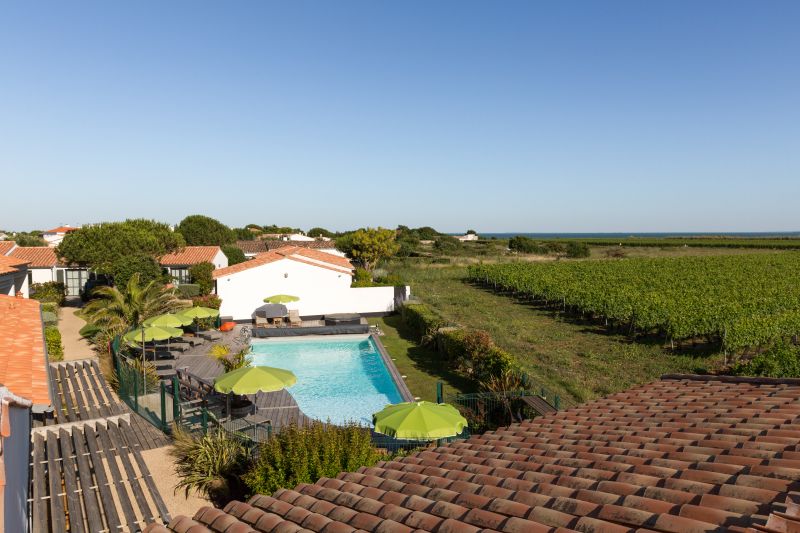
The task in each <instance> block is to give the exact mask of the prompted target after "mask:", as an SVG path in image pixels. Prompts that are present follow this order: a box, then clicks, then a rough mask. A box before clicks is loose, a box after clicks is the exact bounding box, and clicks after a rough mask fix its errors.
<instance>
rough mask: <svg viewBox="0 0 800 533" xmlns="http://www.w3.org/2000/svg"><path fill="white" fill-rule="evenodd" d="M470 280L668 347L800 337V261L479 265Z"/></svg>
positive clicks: (779, 257)
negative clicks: (691, 342) (648, 336)
mask: <svg viewBox="0 0 800 533" xmlns="http://www.w3.org/2000/svg"><path fill="white" fill-rule="evenodd" d="M469 277H470V279H471V280H473V281H475V282H479V283H482V284H486V285H488V286H490V287H493V288H495V289H498V290H502V291H510V292H512V293H514V294H515V295H517V296H521V297H526V298H530V299H534V300H537V301H541V302H542V303H544V304H547V305H557V306H560V307H563V308H564V309H569V310H572V311H575V312H578V313H581V314H584V315H590V316H592V317H595V318H598V319H605V320H607V321H609V322H610V323H611V324H613V325H616V326H619V327H626V328H628V329H629V331H631V332H632V333H641V334H653V333H655V334H659V335H663V336H664V337H665V338H666V339H669V340H675V341H680V340H685V339H695V338H698V337H704V338H706V339H708V340H710V341H711V342H718V343H719V344H720V346H721V347H722V348H723V349H724V350H728V351H741V350H744V349H747V348H752V347H759V346H765V345H768V344H770V343H772V342H774V341H776V340H778V339H782V338H789V337H792V336H794V335H797V334H798V333H800V254H796V253H786V254H753V255H742V256H730V257H728V256H716V257H682V258H666V259H625V260H619V261H559V262H550V263H505V264H495V265H478V266H472V267H470V269H469Z"/></svg>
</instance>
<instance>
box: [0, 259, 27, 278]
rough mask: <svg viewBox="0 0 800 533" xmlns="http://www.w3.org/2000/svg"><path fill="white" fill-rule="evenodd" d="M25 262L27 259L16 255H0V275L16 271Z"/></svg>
mask: <svg viewBox="0 0 800 533" xmlns="http://www.w3.org/2000/svg"><path fill="white" fill-rule="evenodd" d="M26 263H27V261H24V260H22V259H18V258H16V257H7V256H0V275H2V274H10V273H11V272H17V271H18V270H19V267H21V266H22V265H24V264H26Z"/></svg>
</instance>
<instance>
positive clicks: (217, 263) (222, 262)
mask: <svg viewBox="0 0 800 533" xmlns="http://www.w3.org/2000/svg"><path fill="white" fill-rule="evenodd" d="M211 262H212V263H213V264H214V268H225V267H226V266H228V256H227V255H225V254H224V253H223V252H222V250H220V251H219V252H217V255H215V256H214V260H213V261H211Z"/></svg>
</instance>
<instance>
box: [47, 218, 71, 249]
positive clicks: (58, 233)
mask: <svg viewBox="0 0 800 533" xmlns="http://www.w3.org/2000/svg"><path fill="white" fill-rule="evenodd" d="M79 229H81V228H80V227H77V228H76V227H73V226H70V225H69V224H66V225H64V226H58V227H57V228H53V229H49V230H46V231H43V232H42V239H44V242H46V243H47V246H51V247H53V248H55V247H56V246H58V245H59V244H61V241H63V240H64V236H65V235H66V234H67V233H69V232H70V231H77V230H79Z"/></svg>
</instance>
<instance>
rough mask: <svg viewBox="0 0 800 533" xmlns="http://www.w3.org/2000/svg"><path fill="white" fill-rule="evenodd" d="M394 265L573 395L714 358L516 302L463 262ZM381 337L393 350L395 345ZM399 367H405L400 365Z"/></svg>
mask: <svg viewBox="0 0 800 533" xmlns="http://www.w3.org/2000/svg"><path fill="white" fill-rule="evenodd" d="M392 270H393V271H395V272H397V273H399V274H400V275H401V276H402V277H403V279H404V280H406V281H407V282H408V283H410V284H411V286H412V292H413V294H414V296H415V297H417V298H420V299H421V300H423V301H424V302H425V303H427V304H429V305H431V306H432V307H433V308H435V309H436V310H437V311H438V312H439V313H440V314H442V316H444V317H445V318H446V319H447V320H450V321H452V322H455V323H458V324H461V325H464V326H468V327H473V328H477V329H482V330H485V331H487V332H489V333H490V334H491V336H492V337H493V338H494V340H495V342H496V343H497V344H498V345H499V346H500V347H501V348H503V349H505V350H507V351H509V352H510V353H512V354H513V355H514V356H515V357H516V359H517V361H518V362H519V364H520V365H521V366H522V367H523V368H524V369H525V370H526V371H527V372H528V373H529V374H530V375H531V376H532V377H534V378H535V379H536V380H537V381H539V382H540V383H541V384H542V385H544V386H547V387H549V388H552V389H554V390H557V391H559V392H563V393H565V394H567V395H569V396H571V397H573V398H575V399H577V400H586V399H590V398H595V397H597V396H601V395H604V394H608V393H611V392H616V391H619V390H622V389H624V388H627V387H630V386H632V385H634V384H637V383H643V382H646V381H651V380H654V379H658V377H659V376H661V375H662V374H665V373H673V372H674V373H690V372H703V371H706V370H707V369H709V368H711V367H713V366H714V365H716V364H717V363H718V361H719V359H720V358H719V357H718V356H716V355H707V354H706V353H704V352H702V351H699V352H697V353H688V354H673V353H670V352H669V351H667V350H664V349H663V347H662V344H661V343H659V342H655V343H652V342H632V341H631V340H630V338H628V337H627V336H626V335H620V334H612V333H608V332H607V330H606V329H605V328H603V327H601V326H599V325H597V324H594V323H590V322H580V321H575V320H573V319H572V318H570V317H566V316H563V315H562V314H560V313H557V312H553V311H552V310H550V309H547V308H544V307H542V306H537V305H531V304H525V303H519V302H517V301H516V300H514V299H513V298H509V297H507V296H503V295H499V294H495V293H493V292H491V291H487V290H485V289H483V288H480V287H478V286H475V285H473V284H471V283H470V282H469V280H468V277H467V268H466V267H463V266H444V265H429V264H420V263H419V262H416V261H406V262H403V263H399V264H395V265H393V266H392ZM382 340H383V342H384V343H387V340H386V339H385V338H384V339H382ZM405 342H408V341H405ZM386 345H387V349H388V350H389V352H390V353H391V354H392V356H395V354H396V353H397V352H396V351H393V350H392V347H390V345H389V344H388V343H387V344H386ZM409 346H413V343H410V344H409ZM430 356H431V357H435V354H430ZM407 360H408V359H407ZM398 367H400V359H398ZM419 368H422V369H423V370H424V369H425V368H426V366H425V365H424V364H423V365H421V366H420V367H419ZM401 372H403V373H406V372H405V370H404V369H403V368H401ZM409 377H411V376H410V375H409ZM434 381H435V380H434ZM410 385H411V382H409V386H410ZM473 386H474V385H473ZM460 387H461V388H462V389H466V388H467V387H469V385H468V384H463V383H462V384H460ZM412 391H414V388H413V387H412Z"/></svg>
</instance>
